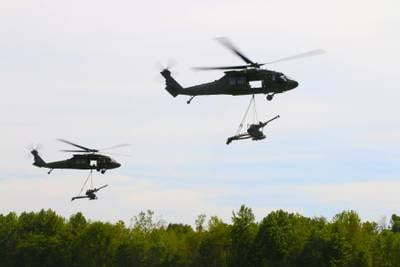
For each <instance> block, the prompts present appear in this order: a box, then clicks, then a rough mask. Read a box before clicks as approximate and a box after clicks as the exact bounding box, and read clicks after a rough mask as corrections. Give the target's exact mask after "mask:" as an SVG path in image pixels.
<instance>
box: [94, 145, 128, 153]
mask: <svg viewBox="0 0 400 267" xmlns="http://www.w3.org/2000/svg"><path fill="white" fill-rule="evenodd" d="M125 146H130V144H119V145H115V146H110V147H106V148H102V149H99V151H104V150H110V149H115V148H119V147H125Z"/></svg>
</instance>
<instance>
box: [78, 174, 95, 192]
mask: <svg viewBox="0 0 400 267" xmlns="http://www.w3.org/2000/svg"><path fill="white" fill-rule="evenodd" d="M92 174H93V170H90V172H89V175H88V177H87V178H86V180H85V182H84V183H83V185H82V187H81V191H79V194H78V196H80V195H81V193H82V191H83V188H85V185H86V184H87V182H88V180H89V178H92V179H91V180H92V188H93V177H92Z"/></svg>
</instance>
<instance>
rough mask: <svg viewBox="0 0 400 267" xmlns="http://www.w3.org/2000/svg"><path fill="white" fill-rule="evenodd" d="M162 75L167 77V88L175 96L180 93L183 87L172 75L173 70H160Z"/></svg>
mask: <svg viewBox="0 0 400 267" xmlns="http://www.w3.org/2000/svg"><path fill="white" fill-rule="evenodd" d="M160 73H161V75H162V76H163V77H164V78H165V85H166V86H165V89H166V90H167V91H168V93H170V94H171V95H172V96H173V97H176V96H177V95H179V94H180V93H181V92H182V90H183V87H182V86H181V85H180V84H179V83H178V82H177V81H176V80H175V79H174V78H172V76H171V72H170V71H169V70H168V69H164V70H163V71H162V72H160Z"/></svg>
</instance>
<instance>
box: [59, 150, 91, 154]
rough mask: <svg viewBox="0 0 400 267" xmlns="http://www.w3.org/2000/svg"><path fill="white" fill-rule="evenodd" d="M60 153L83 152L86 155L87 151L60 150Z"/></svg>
mask: <svg viewBox="0 0 400 267" xmlns="http://www.w3.org/2000/svg"><path fill="white" fill-rule="evenodd" d="M60 151H62V152H83V153H87V152H88V151H87V150H73V149H63V150H60Z"/></svg>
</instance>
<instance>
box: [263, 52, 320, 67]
mask: <svg viewBox="0 0 400 267" xmlns="http://www.w3.org/2000/svg"><path fill="white" fill-rule="evenodd" d="M324 53H325V51H324V50H322V49H315V50H311V51H308V52H304V53H301V54H297V55H293V56H290V57H284V58H281V59H277V60H274V61H270V62H267V63H265V64H271V63H277V62H282V61H287V60H293V59H298V58H303V57H312V56H317V55H322V54H324Z"/></svg>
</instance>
